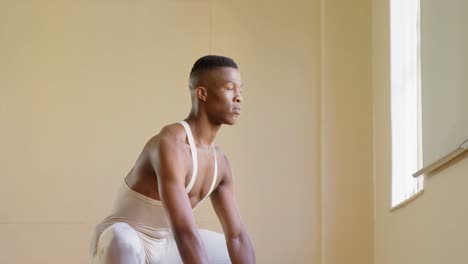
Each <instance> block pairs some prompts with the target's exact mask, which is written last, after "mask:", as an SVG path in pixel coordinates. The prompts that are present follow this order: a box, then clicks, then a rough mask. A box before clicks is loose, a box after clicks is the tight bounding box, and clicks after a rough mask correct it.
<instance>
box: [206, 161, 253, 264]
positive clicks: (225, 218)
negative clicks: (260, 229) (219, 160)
mask: <svg viewBox="0 0 468 264" xmlns="http://www.w3.org/2000/svg"><path fill="white" fill-rule="evenodd" d="M224 159H225V161H226V164H227V170H226V173H225V174H224V175H223V179H222V181H221V183H220V184H219V186H218V187H217V188H216V190H215V191H214V192H213V193H212V194H211V203H212V204H213V208H214V210H215V212H216V214H217V216H218V218H219V220H220V222H221V226H222V227H223V231H224V235H225V237H226V244H227V247H228V252H229V257H230V258H231V261H232V263H233V264H252V263H255V253H254V249H253V245H252V242H251V241H250V237H249V234H248V233H247V229H246V228H245V226H244V223H243V222H242V219H241V216H240V213H239V209H238V207H237V204H236V201H235V199H234V193H233V179H232V171H231V166H230V165H229V161H228V160H227V158H226V157H225V156H224Z"/></svg>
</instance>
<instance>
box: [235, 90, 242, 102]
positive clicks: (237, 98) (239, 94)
mask: <svg viewBox="0 0 468 264" xmlns="http://www.w3.org/2000/svg"><path fill="white" fill-rule="evenodd" d="M234 101H235V102H236V103H242V101H244V97H242V94H241V93H239V92H238V93H236V96H235V97H234Z"/></svg>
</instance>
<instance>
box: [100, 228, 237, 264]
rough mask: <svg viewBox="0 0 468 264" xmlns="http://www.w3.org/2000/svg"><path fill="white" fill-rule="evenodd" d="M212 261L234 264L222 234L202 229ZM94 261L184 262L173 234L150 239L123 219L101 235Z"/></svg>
mask: <svg viewBox="0 0 468 264" xmlns="http://www.w3.org/2000/svg"><path fill="white" fill-rule="evenodd" d="M199 233H200V237H201V239H202V241H203V244H204V246H205V250H206V251H207V255H208V260H209V263H214V264H225V263H231V261H230V260H229V254H228V251H227V247H226V241H225V238H224V235H223V234H220V233H216V232H213V231H210V230H205V229H199ZM91 258H92V263H93V264H111V263H112V264H182V263H183V262H182V260H181V258H180V255H179V251H178V249H177V245H176V243H175V241H174V238H173V237H172V236H169V237H167V238H163V239H157V240H155V239H154V238H150V237H148V236H146V235H144V234H142V233H139V232H138V231H136V230H135V229H133V228H132V227H131V226H130V225H128V224H127V223H124V222H116V223H114V224H112V225H111V226H109V227H107V228H106V229H105V230H104V232H102V234H101V236H100V237H99V242H98V245H97V252H96V254H95V255H94V256H91Z"/></svg>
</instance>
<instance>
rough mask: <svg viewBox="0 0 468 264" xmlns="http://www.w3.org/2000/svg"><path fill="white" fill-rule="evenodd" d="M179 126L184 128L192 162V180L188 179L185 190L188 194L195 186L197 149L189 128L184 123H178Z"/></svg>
mask: <svg viewBox="0 0 468 264" xmlns="http://www.w3.org/2000/svg"><path fill="white" fill-rule="evenodd" d="M179 124H181V125H182V126H183V127H184V128H185V133H186V134H187V138H188V141H189V144H190V152H191V153H192V162H193V173H192V178H190V182H189V184H188V185H187V187H186V188H185V192H186V193H189V192H190V190H192V187H193V185H194V184H195V179H196V178H197V170H198V158H197V148H196V146H195V140H194V139H193V135H192V131H191V130H190V126H189V125H188V124H187V122H185V121H183V120H182V121H180V122H179Z"/></svg>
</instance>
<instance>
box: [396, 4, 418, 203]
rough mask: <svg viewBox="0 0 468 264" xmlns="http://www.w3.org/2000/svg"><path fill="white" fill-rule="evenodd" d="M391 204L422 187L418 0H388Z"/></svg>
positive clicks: (415, 192)
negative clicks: (419, 171) (415, 173)
mask: <svg viewBox="0 0 468 264" xmlns="http://www.w3.org/2000/svg"><path fill="white" fill-rule="evenodd" d="M390 40H391V43H390V54H391V57H390V62H391V67H390V69H391V77H390V80H391V120H392V121H391V122H392V207H398V206H399V205H401V204H402V203H404V202H405V201H406V200H407V199H409V198H411V197H412V196H414V195H415V194H417V193H419V192H420V191H421V190H422V189H423V180H424V178H423V177H419V178H413V177H412V174H413V173H414V172H416V171H417V170H418V168H420V167H421V164H422V151H421V146H422V138H421V102H420V101H421V89H420V86H421V81H420V79H421V78H420V45H419V40H420V25H419V0H390Z"/></svg>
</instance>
